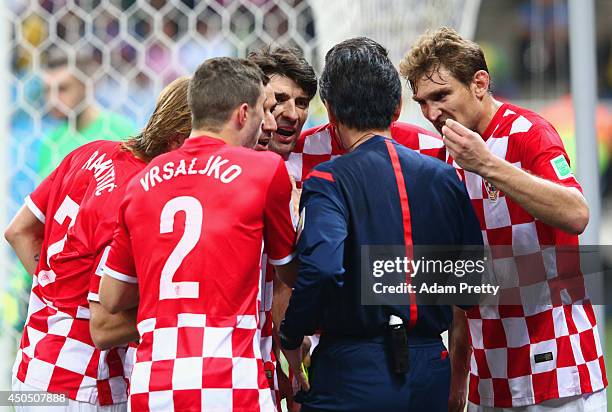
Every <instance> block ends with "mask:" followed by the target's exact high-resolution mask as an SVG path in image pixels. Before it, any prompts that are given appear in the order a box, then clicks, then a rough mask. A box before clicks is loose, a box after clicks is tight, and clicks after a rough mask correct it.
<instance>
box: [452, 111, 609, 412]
mask: <svg viewBox="0 0 612 412" xmlns="http://www.w3.org/2000/svg"><path fill="white" fill-rule="evenodd" d="M483 137H484V138H485V140H486V143H487V146H488V147H489V149H490V150H491V151H492V152H493V153H494V154H495V155H497V156H499V157H501V158H504V159H506V160H507V161H508V162H510V163H512V164H514V165H515V166H517V167H519V168H521V169H524V170H527V171H529V172H530V173H533V174H535V175H538V176H541V177H544V178H546V179H548V180H551V181H555V182H557V183H559V184H562V185H565V186H568V187H576V188H578V189H580V186H579V185H578V182H577V181H576V180H575V179H574V177H573V176H569V177H567V178H565V179H560V178H559V177H558V175H557V174H556V173H555V171H554V169H553V167H552V165H551V160H552V159H554V158H556V157H558V156H559V155H563V156H564V157H566V158H567V155H566V154H565V151H564V149H563V145H562V143H561V141H560V139H559V136H558V135H557V133H556V131H555V130H554V129H553V128H552V126H550V125H549V124H548V123H546V122H545V121H544V120H543V119H542V118H541V117H539V116H538V115H536V114H535V113H532V112H529V111H527V110H524V109H521V108H519V107H516V106H511V105H503V106H502V107H501V108H500V109H499V111H498V113H497V114H496V115H495V117H494V118H493V120H492V122H491V124H490V126H489V128H488V130H487V131H486V132H485V133H483ZM450 161H452V159H450ZM455 166H456V165H455ZM461 173H462V174H463V175H464V181H465V184H466V186H467V189H468V193H469V195H470V198H471V200H472V204H473V206H474V209H475V211H476V214H477V216H478V217H479V220H480V223H481V229H482V233H483V238H484V241H485V243H486V244H489V245H492V246H497V247H496V248H493V250H492V253H493V258H494V262H493V265H494V271H495V275H496V276H498V277H500V278H503V279H504V287H505V290H503V291H502V292H503V293H502V295H501V296H500V300H501V303H502V305H499V306H480V307H477V308H474V309H472V310H470V311H468V324H469V331H470V339H471V342H472V347H473V353H472V359H471V373H470V392H469V400H470V401H471V402H472V403H474V404H479V405H484V406H491V407H519V406H525V405H532V404H537V403H540V402H543V401H546V400H549V399H555V398H560V397H566V396H573V395H579V394H584V393H590V392H594V391H598V390H600V389H602V388H604V387H605V386H606V385H607V379H606V376H605V367H604V362H603V352H602V348H601V346H600V342H599V336H598V331H597V327H596V321H595V315H594V313H593V308H592V306H591V304H590V302H589V301H588V299H587V298H586V297H585V294H584V289H582V290H575V289H571V288H567V287H565V286H566V285H565V286H561V287H559V285H560V284H561V285H563V283H562V282H561V281H562V279H561V278H562V277H563V276H564V274H573V275H574V276H575V275H576V274H578V275H580V266H579V260H578V259H576V255H574V256H573V258H572V257H570V258H569V259H568V258H567V256H566V255H563V254H560V253H559V250H560V249H559V248H560V247H563V246H570V247H576V246H577V245H578V237H577V236H573V235H569V234H567V233H564V232H562V231H560V230H558V229H555V228H553V227H551V226H548V225H545V224H543V223H542V222H540V221H538V220H536V219H535V218H533V216H531V215H529V214H528V213H527V212H526V211H525V210H524V209H523V208H521V207H520V206H519V205H518V204H516V203H514V202H513V201H512V200H511V199H509V198H507V197H506V196H505V194H504V193H500V192H499V191H497V189H496V188H495V187H493V186H491V185H490V184H489V183H487V182H486V181H483V179H482V178H481V177H480V176H478V175H476V174H473V173H470V172H464V171H461ZM500 245H505V247H499V246H500ZM578 279H579V278H578ZM560 289H564V290H560ZM578 289H580V288H578ZM504 302H506V303H511V304H514V305H503V303H504Z"/></svg>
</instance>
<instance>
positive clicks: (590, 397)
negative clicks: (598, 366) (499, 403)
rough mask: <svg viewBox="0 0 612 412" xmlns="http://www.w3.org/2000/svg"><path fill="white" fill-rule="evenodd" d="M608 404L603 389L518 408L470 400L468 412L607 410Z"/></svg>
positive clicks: (598, 411)
mask: <svg viewBox="0 0 612 412" xmlns="http://www.w3.org/2000/svg"><path fill="white" fill-rule="evenodd" d="M607 404H608V401H607V399H606V390H605V389H602V390H600V391H597V392H593V393H586V394H584V395H576V396H568V397H566V398H559V399H550V400H548V401H544V402H542V403H538V404H537V405H528V406H519V407H516V408H492V407H490V406H479V405H475V404H473V403H472V402H468V412H553V411H554V412H606V411H607Z"/></svg>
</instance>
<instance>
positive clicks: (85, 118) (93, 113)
mask: <svg viewBox="0 0 612 412" xmlns="http://www.w3.org/2000/svg"><path fill="white" fill-rule="evenodd" d="M98 115H99V111H98V109H97V108H96V107H95V106H87V107H86V108H85V109H84V110H83V111H82V112H81V113H79V114H78V115H77V118H76V128H77V130H79V131H80V130H83V129H85V128H86V127H87V126H89V125H90V124H92V123H93V122H94V121H95V120H96V118H97V117H98Z"/></svg>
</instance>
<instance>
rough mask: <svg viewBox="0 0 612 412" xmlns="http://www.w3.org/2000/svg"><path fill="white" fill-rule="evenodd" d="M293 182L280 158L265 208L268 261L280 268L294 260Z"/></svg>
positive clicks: (265, 237) (269, 188) (265, 236)
mask: <svg viewBox="0 0 612 412" xmlns="http://www.w3.org/2000/svg"><path fill="white" fill-rule="evenodd" d="M291 191H292V186H291V181H290V180H289V174H288V173H287V168H286V167H285V163H284V162H283V161H282V159H280V158H279V161H278V164H277V166H276V170H275V172H274V176H273V177H272V180H271V181H270V186H269V187H268V191H267V195H266V202H265V206H264V242H265V244H266V252H267V253H268V260H269V262H270V263H271V264H273V265H276V266H279V265H284V264H287V263H289V262H291V260H293V258H294V256H295V253H294V250H293V249H294V241H295V230H294V228H293V223H292V221H291Z"/></svg>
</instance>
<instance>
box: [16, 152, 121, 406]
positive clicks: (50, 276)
mask: <svg viewBox="0 0 612 412" xmlns="http://www.w3.org/2000/svg"><path fill="white" fill-rule="evenodd" d="M118 153H122V151H121V148H120V144H119V143H118V142H110V141H96V142H92V143H89V144H86V145H84V146H81V147H79V148H78V149H76V150H74V151H73V152H72V153H70V154H69V155H68V156H67V157H66V158H65V159H64V160H63V161H62V162H61V164H60V165H59V166H58V167H57V168H56V169H55V170H54V171H53V172H52V173H51V175H50V176H49V177H48V178H46V179H45V180H44V181H43V182H42V183H41V184H40V185H39V186H38V187H37V188H36V190H35V191H34V192H33V193H32V194H31V195H30V197H29V198H28V199H26V205H27V206H28V207H29V208H30V209H31V210H32V212H33V213H34V214H35V215H36V216H37V217H38V219H39V220H40V221H41V222H42V223H44V224H45V236H44V241H43V245H42V247H41V256H40V261H39V264H38V267H37V275H36V276H34V278H33V283H32V291H31V293H30V302H29V308H28V316H27V319H26V322H25V327H24V332H23V336H22V340H21V344H20V349H19V351H18V354H17V358H16V361H15V368H14V372H15V374H16V377H17V379H18V380H20V381H21V382H23V383H25V384H27V385H29V386H33V387H35V388H38V389H40V390H43V391H47V392H51V393H66V394H67V395H68V397H69V398H71V399H74V400H77V401H81V402H88V403H91V404H100V405H110V404H113V403H120V402H125V401H126V400H127V393H126V384H125V381H124V379H123V365H122V364H123V359H124V357H125V350H124V349H112V350H109V351H100V350H99V349H96V348H95V346H94V344H93V341H92V339H91V336H90V334H89V318H90V313H89V308H88V305H87V301H86V299H85V297H86V291H87V284H88V283H89V282H88V280H87V276H88V275H87V274H85V275H83V274H82V272H83V267H82V266H80V265H81V262H78V263H75V262H73V261H71V260H70V259H68V262H67V263H66V265H65V266H57V265H58V264H59V263H58V262H59V260H58V259H57V258H58V256H60V255H61V253H60V252H62V251H63V249H64V248H65V247H67V245H69V244H71V242H70V240H68V241H66V237H67V232H68V229H69V228H70V227H71V225H72V224H74V220H75V216H74V215H73V214H72V213H73V212H74V213H76V211H75V208H76V210H79V209H78V208H79V205H80V204H81V203H82V201H83V199H84V197H85V194H86V192H87V191H88V190H89V188H90V187H92V186H93V187H94V188H95V185H96V180H95V177H94V173H97V171H98V169H96V167H98V166H100V167H102V166H101V165H102V163H104V168H109V170H110V169H112V168H113V163H112V161H111V160H110V159H111V158H113V156H115V155H116V154H118ZM94 160H95V161H94ZM103 161H104V162H103ZM105 170H106V169H105ZM66 205H68V206H69V207H68V208H67V209H63V208H64V207H66ZM64 214H65V215H66V216H64ZM58 216H60V217H58ZM62 217H63V218H62ZM68 237H70V235H68Z"/></svg>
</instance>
